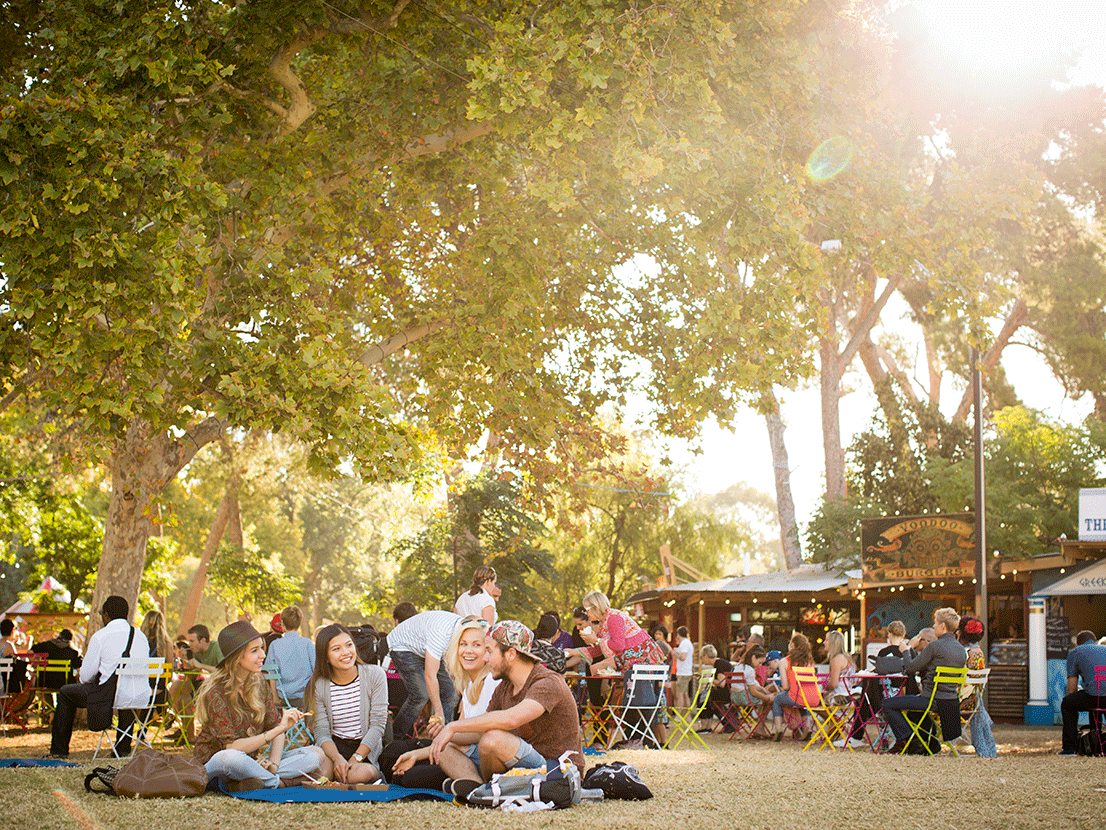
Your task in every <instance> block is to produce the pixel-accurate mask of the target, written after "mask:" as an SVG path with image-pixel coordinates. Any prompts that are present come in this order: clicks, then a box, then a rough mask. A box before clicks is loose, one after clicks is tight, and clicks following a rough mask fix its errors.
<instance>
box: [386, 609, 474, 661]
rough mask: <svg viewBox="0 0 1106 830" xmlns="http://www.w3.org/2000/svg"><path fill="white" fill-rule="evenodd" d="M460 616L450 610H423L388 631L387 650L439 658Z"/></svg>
mask: <svg viewBox="0 0 1106 830" xmlns="http://www.w3.org/2000/svg"><path fill="white" fill-rule="evenodd" d="M460 622H461V618H460V617H458V616H457V615H456V614H454V613H453V612H452V611H423V612H422V613H421V614H415V616H413V617H408V618H407V619H406V620H404V621H403V622H401V623H400V624H399V625H397V626H396V627H395V628H393V629H392V630H391V631H389V632H388V650H389V651H409V652H411V653H412V654H417V655H419V657H426V656H427V655H428V654H429V655H430V656H431V657H436V658H437V659H439V660H441V659H442V657H443V656H444V655H445V650H446V648H447V647H448V646H449V639H450V637H452V636H453V629H455V628H456V627H457V625H458V624H459V623H460Z"/></svg>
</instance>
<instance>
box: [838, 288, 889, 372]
mask: <svg viewBox="0 0 1106 830" xmlns="http://www.w3.org/2000/svg"><path fill="white" fill-rule="evenodd" d="M900 282H902V274H896V275H895V276H893V277H891V278H890V279H889V280H887V285H886V286H884V288H883V293H882V294H881V295H880V297H879V299H878V300H876V301H875V303H873V304H872V306H871V308H869V309H868V313H867V314H865V315H864V316H863V317H862V318H861V319H860V321H859V322H857V324H856V328H855V329H854V330H853V332H852V337H851V338H850V339H849V342H848V344H847V345H846V346H845V349H844V350H843V351H842V352H841V365H842V366H848V365H849V363H851V362H852V359H853V358H854V357H856V352H857V349H859V348H860V344H861V343H863V342H864V339H865V338H866V337H867V336H868V332H870V331H871V330H872V326H874V325H875V324H876V321H877V320H879V315H880V314H881V313H882V311H883V307H884V306H885V305H887V301H888V300H890V299H891V295H892V294H893V293H895V289H897V288H898V287H899V283H900Z"/></svg>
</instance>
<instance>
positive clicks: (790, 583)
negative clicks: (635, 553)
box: [661, 565, 860, 594]
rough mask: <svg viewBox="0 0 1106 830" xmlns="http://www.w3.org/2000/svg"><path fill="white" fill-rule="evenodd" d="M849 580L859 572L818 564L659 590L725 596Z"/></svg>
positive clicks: (819, 587)
mask: <svg viewBox="0 0 1106 830" xmlns="http://www.w3.org/2000/svg"><path fill="white" fill-rule="evenodd" d="M850 577H851V578H853V579H859V578H860V569H855V570H851V571H846V572H845V575H844V576H839V575H838V574H837V573H836V572H834V571H828V570H826V569H825V568H823V567H822V566H821V565H800V566H799V567H797V568H794V569H793V570H790V571H775V572H773V573H766V574H753V575H750V576H735V577H725V578H723V579H715V580H711V581H708V582H685V583H683V584H680V585H673V586H672V587H670V588H662V589H661V593H665V592H668V591H678V592H680V593H696V592H700V593H710V592H718V593H727V594H733V593H751V594H763V593H779V594H783V593H794V592H806V591H812V592H818V591H825V590H829V589H831V588H841V587H843V586H845V585H848V583H849V578H850Z"/></svg>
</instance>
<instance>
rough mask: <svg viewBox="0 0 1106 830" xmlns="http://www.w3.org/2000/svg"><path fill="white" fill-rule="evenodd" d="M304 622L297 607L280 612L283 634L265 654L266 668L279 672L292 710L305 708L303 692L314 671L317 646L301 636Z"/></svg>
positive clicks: (282, 686) (292, 606)
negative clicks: (273, 667)
mask: <svg viewBox="0 0 1106 830" xmlns="http://www.w3.org/2000/svg"><path fill="white" fill-rule="evenodd" d="M302 622H303V612H302V611H300V609H299V608H298V607H296V606H295V605H289V606H288V607H287V608H285V609H284V610H283V611H281V612H280V624H281V626H282V627H283V628H284V634H283V635H281V636H280V637H279V638H277V639H276V640H273V642H272V645H270V646H269V653H268V654H266V655H265V666H276V667H277V668H278V669H280V691H282V692H283V693H284V696H285V698H287V700H288V704H289V705H290V706H291V707H292V708H293V709H303V693H304V690H306V689H307V681H309V680H310V679H311V673H312V672H313V671H315V644H314V643H312V642H311V641H310V640H308V639H307V638H306V637H301V636H300V632H299V628H300V623H302ZM279 699H280V698H279V697H278V698H277V700H279Z"/></svg>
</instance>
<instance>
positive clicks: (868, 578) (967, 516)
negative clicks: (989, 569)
mask: <svg viewBox="0 0 1106 830" xmlns="http://www.w3.org/2000/svg"><path fill="white" fill-rule="evenodd" d="M974 533H975V516H974V515H973V514H972V513H937V514H930V515H926V516H884V517H883V518H879V519H862V520H861V522H860V541H861V545H862V546H863V559H864V584H865V585H872V584H879V583H886V584H890V585H894V584H898V583H902V582H921V581H923V580H928V579H962V578H964V577H973V576H975V538H974Z"/></svg>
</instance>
